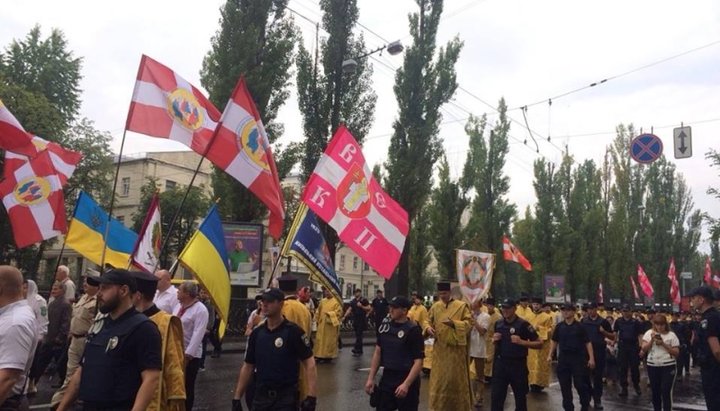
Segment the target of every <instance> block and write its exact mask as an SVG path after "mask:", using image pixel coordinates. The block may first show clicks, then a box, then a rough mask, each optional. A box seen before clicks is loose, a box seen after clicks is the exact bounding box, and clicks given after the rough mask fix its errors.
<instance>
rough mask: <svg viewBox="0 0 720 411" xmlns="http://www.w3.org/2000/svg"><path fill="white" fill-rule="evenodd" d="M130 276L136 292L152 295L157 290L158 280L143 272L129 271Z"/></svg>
mask: <svg viewBox="0 0 720 411" xmlns="http://www.w3.org/2000/svg"><path fill="white" fill-rule="evenodd" d="M130 275H131V276H132V277H133V278H134V279H135V282H136V283H137V290H138V291H140V292H141V293H143V294H150V293H154V292H155V291H156V290H157V283H158V278H157V277H155V276H154V275H152V274H150V273H146V272H144V271H131V272H130Z"/></svg>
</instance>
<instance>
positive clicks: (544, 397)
mask: <svg viewBox="0 0 720 411" xmlns="http://www.w3.org/2000/svg"><path fill="white" fill-rule="evenodd" d="M231 347H232V346H231ZM350 350H351V347H350V346H348V345H346V348H344V349H343V350H341V352H340V356H339V358H338V359H337V360H336V361H335V362H334V363H332V364H318V408H317V409H318V410H319V411H340V410H342V411H346V410H347V411H353V410H369V409H370V406H369V404H368V397H367V395H366V394H365V392H364V390H363V387H364V384H365V380H366V379H367V372H368V367H369V365H370V359H371V356H372V347H369V346H368V347H365V354H364V355H363V356H362V357H357V358H356V357H352V356H351V353H350ZM233 351H234V352H230V353H225V354H223V355H222V357H220V358H217V359H216V358H209V357H208V358H207V363H206V370H205V371H204V372H201V373H200V374H199V375H198V379H197V386H196V394H195V395H196V397H195V408H194V409H195V410H196V411H216V410H229V409H230V401H231V398H232V391H233V389H234V386H235V381H236V378H237V373H238V370H239V367H240V364H241V362H242V359H243V354H242V353H241V352H239V351H238V350H233ZM641 375H642V376H643V380H642V387H643V392H642V395H641V396H639V397H638V396H636V395H635V394H634V393H633V392H632V390H631V393H630V396H629V397H628V398H625V399H623V398H620V397H618V396H617V392H618V387H617V386H614V385H609V386H607V387H606V389H605V394H604V396H603V405H604V406H605V410H608V411H613V410H652V404H651V401H650V396H649V394H650V389H649V388H648V387H647V386H646V381H647V378H646V376H645V373H644V370H641ZM45 378H47V377H45ZM428 385H429V380H428V378H427V377H423V380H422V382H421V392H420V400H421V405H420V409H421V410H427V409H428ZM700 390H701V389H700V376H699V370H697V369H693V372H692V373H691V375H690V376H689V377H685V378H683V379H681V380H678V381H677V382H676V384H675V390H674V401H675V404H674V405H675V407H674V409H677V410H683V409H685V410H705V409H706V408H705V406H704V400H703V399H702V393H701V391H700ZM51 396H52V389H51V388H50V383H49V382H48V381H47V380H46V379H43V380H42V381H41V383H40V386H39V392H38V394H37V395H36V396H35V397H34V398H33V399H32V404H33V406H32V407H31V408H32V409H42V410H46V409H48V406H47V403H48V401H49V399H50V397H51ZM489 398H490V392H489V388H486V392H485V401H486V404H488V400H489ZM575 406H576V409H580V407H579V403H578V401H577V397H576V398H575ZM528 408H529V410H531V411H534V410H538V411H540V410H542V411H544V410H561V409H562V403H561V395H560V387H559V386H558V385H557V382H555V380H553V382H552V384H551V386H550V387H549V388H548V389H546V390H545V392H543V393H540V394H529V395H528ZM485 409H489V406H487V405H486V407H485ZM505 409H506V410H513V409H514V403H513V397H512V395H511V394H509V395H508V399H507V402H506V404H505ZM442 411H446V410H442ZM447 411H455V410H447Z"/></svg>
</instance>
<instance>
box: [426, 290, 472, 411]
mask: <svg viewBox="0 0 720 411" xmlns="http://www.w3.org/2000/svg"><path fill="white" fill-rule="evenodd" d="M448 318H449V319H450V320H452V322H453V325H454V327H449V326H447V325H445V324H443V323H442V322H443V321H444V320H446V319H448ZM472 321H473V319H472V314H471V313H470V308H469V307H468V305H467V304H466V303H465V302H462V301H457V300H450V301H449V302H448V303H447V305H446V304H445V303H444V302H442V301H438V302H436V303H435V304H433V306H432V307H430V312H429V319H428V322H429V326H430V327H432V328H433V329H434V330H435V345H434V346H433V357H434V361H433V365H432V372H431V373H430V409H431V410H433V411H446V410H458V411H465V410H469V409H470V407H471V401H472V390H471V386H470V358H469V357H468V340H469V338H470V331H471V330H472Z"/></svg>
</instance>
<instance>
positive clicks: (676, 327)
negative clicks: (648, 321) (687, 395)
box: [670, 319, 690, 377]
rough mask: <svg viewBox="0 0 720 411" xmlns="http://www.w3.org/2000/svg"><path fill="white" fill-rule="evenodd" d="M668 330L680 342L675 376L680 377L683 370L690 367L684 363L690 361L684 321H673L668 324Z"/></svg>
mask: <svg viewBox="0 0 720 411" xmlns="http://www.w3.org/2000/svg"><path fill="white" fill-rule="evenodd" d="M670 330H671V331H672V332H674V333H675V335H677V337H678V341H680V354H679V355H678V356H677V375H678V377H682V375H683V372H684V370H686V369H688V370H689V368H688V367H689V365H690V364H688V363H686V361H689V360H690V356H689V345H690V339H689V338H688V332H687V331H688V330H687V325H685V322H684V321H680V320H678V319H673V320H672V321H671V322H670Z"/></svg>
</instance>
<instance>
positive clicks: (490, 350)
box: [485, 309, 502, 377]
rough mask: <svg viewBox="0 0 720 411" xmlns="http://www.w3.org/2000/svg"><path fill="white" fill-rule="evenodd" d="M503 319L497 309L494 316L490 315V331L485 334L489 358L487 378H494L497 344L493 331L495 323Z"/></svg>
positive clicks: (486, 367) (486, 351) (486, 369)
mask: <svg viewBox="0 0 720 411" xmlns="http://www.w3.org/2000/svg"><path fill="white" fill-rule="evenodd" d="M501 318H502V315H500V313H499V312H498V311H497V309H496V310H495V311H494V312H493V313H492V314H490V321H489V322H488V328H487V329H488V331H487V332H486V333H485V353H486V354H487V358H486V359H485V376H486V377H492V367H493V360H494V359H495V344H494V343H493V340H492V337H493V332H492V330H494V329H495V323H496V322H498V321H499V320H500V319H501Z"/></svg>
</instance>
